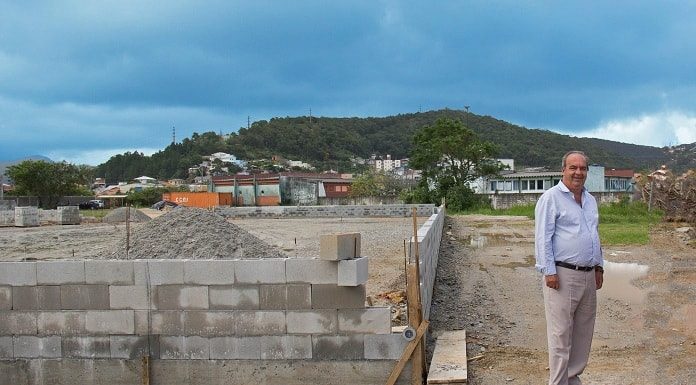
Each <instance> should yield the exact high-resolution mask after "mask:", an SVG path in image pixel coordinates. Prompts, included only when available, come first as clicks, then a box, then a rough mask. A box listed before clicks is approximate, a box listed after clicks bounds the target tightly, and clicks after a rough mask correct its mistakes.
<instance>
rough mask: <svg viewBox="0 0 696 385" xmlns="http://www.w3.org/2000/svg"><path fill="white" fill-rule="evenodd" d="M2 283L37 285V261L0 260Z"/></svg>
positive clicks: (0, 280)
mask: <svg viewBox="0 0 696 385" xmlns="http://www.w3.org/2000/svg"><path fill="white" fill-rule="evenodd" d="M0 285H11V286H35V285H36V262H0Z"/></svg>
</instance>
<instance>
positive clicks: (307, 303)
mask: <svg viewBox="0 0 696 385" xmlns="http://www.w3.org/2000/svg"><path fill="white" fill-rule="evenodd" d="M311 307H312V287H311V285H309V284H299V283H298V284H287V285H260V287H259V308H260V309H265V310H276V309H281V310H282V309H289V310H295V309H311Z"/></svg>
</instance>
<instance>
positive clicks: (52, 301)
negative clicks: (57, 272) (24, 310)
mask: <svg viewBox="0 0 696 385" xmlns="http://www.w3.org/2000/svg"><path fill="white" fill-rule="evenodd" d="M36 294H37V299H38V306H39V309H41V310H60V309H62V304H61V302H60V286H57V285H53V286H37V287H36Z"/></svg>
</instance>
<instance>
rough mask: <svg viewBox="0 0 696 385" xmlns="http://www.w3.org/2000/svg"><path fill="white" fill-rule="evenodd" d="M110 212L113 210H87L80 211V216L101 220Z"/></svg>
mask: <svg viewBox="0 0 696 385" xmlns="http://www.w3.org/2000/svg"><path fill="white" fill-rule="evenodd" d="M112 211H113V210H111V209H101V210H92V209H87V210H80V215H82V216H83V217H90V218H97V219H102V218H104V217H105V216H107V215H109V213H110V212H112Z"/></svg>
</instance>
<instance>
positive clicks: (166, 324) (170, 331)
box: [150, 310, 186, 336]
mask: <svg viewBox="0 0 696 385" xmlns="http://www.w3.org/2000/svg"><path fill="white" fill-rule="evenodd" d="M150 317H151V330H152V334H161V335H174V336H177V335H183V334H185V332H184V324H185V322H186V312H184V311H173V310H170V311H153V312H152V313H150Z"/></svg>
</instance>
